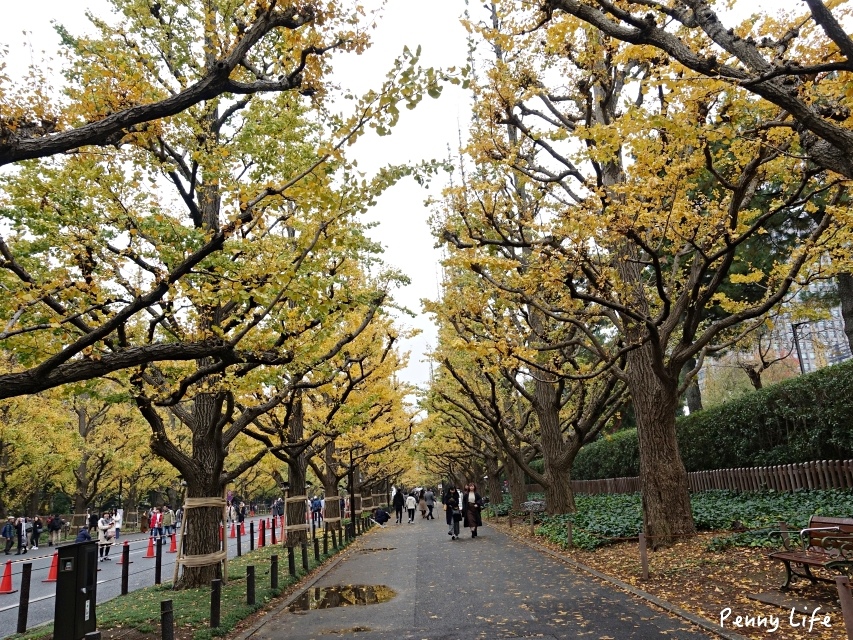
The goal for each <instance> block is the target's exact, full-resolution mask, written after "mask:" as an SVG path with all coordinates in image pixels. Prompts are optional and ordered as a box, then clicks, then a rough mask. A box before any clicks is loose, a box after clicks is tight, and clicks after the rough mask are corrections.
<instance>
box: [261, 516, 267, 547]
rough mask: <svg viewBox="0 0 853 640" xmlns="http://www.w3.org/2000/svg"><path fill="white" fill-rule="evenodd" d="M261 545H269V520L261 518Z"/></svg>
mask: <svg viewBox="0 0 853 640" xmlns="http://www.w3.org/2000/svg"><path fill="white" fill-rule="evenodd" d="M260 527H261V546H262V547H265V546H267V521H266V520H264V519H263V518H261V524H260Z"/></svg>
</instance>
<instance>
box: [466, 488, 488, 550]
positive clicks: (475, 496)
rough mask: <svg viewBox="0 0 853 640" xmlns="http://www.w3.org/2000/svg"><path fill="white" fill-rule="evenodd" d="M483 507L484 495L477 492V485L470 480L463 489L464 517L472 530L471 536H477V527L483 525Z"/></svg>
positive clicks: (467, 525)
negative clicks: (481, 514)
mask: <svg viewBox="0 0 853 640" xmlns="http://www.w3.org/2000/svg"><path fill="white" fill-rule="evenodd" d="M482 508H483V497H482V496H481V495H480V494H479V493H477V485H475V484H474V483H473V482H469V483H468V484H467V485H465V489H464V491H462V519H463V521H464V522H465V526H466V527H467V528H469V529H470V530H471V537H472V538H476V537H477V527H482V526H483V519H482V517H481V516H480V509H482Z"/></svg>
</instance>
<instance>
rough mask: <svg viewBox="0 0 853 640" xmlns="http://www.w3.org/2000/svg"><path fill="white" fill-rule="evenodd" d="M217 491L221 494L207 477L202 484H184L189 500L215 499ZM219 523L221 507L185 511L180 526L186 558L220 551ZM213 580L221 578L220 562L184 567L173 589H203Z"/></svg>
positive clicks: (218, 488)
mask: <svg viewBox="0 0 853 640" xmlns="http://www.w3.org/2000/svg"><path fill="white" fill-rule="evenodd" d="M217 492H218V495H220V496H221V495H222V486H221V484H220V483H219V482H218V481H216V480H214V479H213V478H209V479H208V482H207V483H205V484H197V483H195V482H188V483H187V497H188V498H214V497H216V496H217ZM221 523H222V508H221V507H203V508H198V509H189V510H188V511H186V512H185V513H184V519H183V523H182V524H181V527H182V528H183V540H184V544H185V545H186V546H185V548H186V555H189V556H192V555H203V554H207V553H215V552H216V551H218V550H219V549H220V548H221V542H220V539H219V526H220V524H221ZM216 578H222V565H221V563H216V564H213V565H208V566H206V567H184V569H183V573H182V574H181V575H180V576H179V577H178V582H177V583H176V584H175V588H176V589H192V588H195V587H206V586H210V581H211V580H214V579H216Z"/></svg>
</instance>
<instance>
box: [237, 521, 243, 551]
mask: <svg viewBox="0 0 853 640" xmlns="http://www.w3.org/2000/svg"><path fill="white" fill-rule="evenodd" d="M242 555H243V536H242V535H241V534H240V528H239V527H238V528H237V557H238V558H239V557H240V556H242Z"/></svg>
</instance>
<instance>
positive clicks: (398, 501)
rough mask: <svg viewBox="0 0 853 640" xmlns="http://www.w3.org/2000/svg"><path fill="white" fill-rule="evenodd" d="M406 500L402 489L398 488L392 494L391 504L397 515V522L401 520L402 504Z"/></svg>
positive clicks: (400, 522) (399, 522)
mask: <svg viewBox="0 0 853 640" xmlns="http://www.w3.org/2000/svg"><path fill="white" fill-rule="evenodd" d="M405 502H406V496H405V494H404V493H403V490H402V489H400V488H398V489H397V492H396V493H395V494H394V499H393V500H392V504H393V505H394V513H395V514H396V516H397V524H402V522H403V505H404V504H405Z"/></svg>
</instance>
